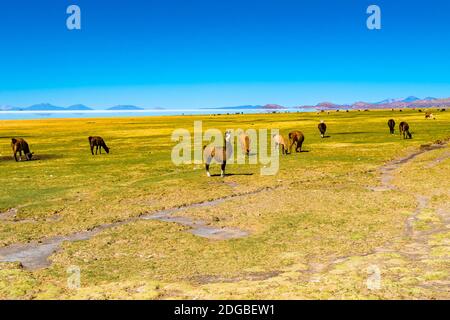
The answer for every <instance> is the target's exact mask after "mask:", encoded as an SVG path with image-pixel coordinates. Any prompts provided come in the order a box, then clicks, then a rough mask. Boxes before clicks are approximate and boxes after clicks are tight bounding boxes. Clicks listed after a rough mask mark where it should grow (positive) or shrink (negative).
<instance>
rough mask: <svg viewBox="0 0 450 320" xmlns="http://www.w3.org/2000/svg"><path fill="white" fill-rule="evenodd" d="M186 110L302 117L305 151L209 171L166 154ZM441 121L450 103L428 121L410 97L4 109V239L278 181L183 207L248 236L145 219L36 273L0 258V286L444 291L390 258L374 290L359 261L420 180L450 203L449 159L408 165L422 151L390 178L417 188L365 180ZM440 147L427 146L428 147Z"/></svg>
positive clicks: (258, 118) (241, 293)
mask: <svg viewBox="0 0 450 320" xmlns="http://www.w3.org/2000/svg"><path fill="white" fill-rule="evenodd" d="M390 118H394V119H395V120H396V121H397V123H399V122H400V121H407V122H408V123H409V124H410V126H411V131H412V133H413V137H414V139H412V140H403V139H400V136H399V135H398V134H396V135H393V136H392V135H390V134H389V130H388V127H387V120H388V119H390ZM321 119H323V120H325V121H326V123H327V125H328V132H327V134H328V135H330V136H331V137H330V138H328V139H321V138H320V135H319V132H318V129H317V124H318V122H319V120H321ZM195 120H203V128H204V129H208V128H218V129H220V130H222V131H225V130H226V129H237V128H242V129H249V128H255V129H259V128H268V129H272V128H277V129H280V131H281V132H282V133H283V134H284V135H287V133H288V132H289V131H291V130H301V131H303V132H304V134H305V136H306V140H305V144H304V149H305V150H307V151H309V152H305V153H301V154H292V155H288V156H282V157H281V158H280V171H279V173H278V174H277V175H276V176H261V175H260V174H259V170H260V166H259V165H229V166H227V172H228V173H232V174H233V175H231V176H227V177H225V178H223V179H222V178H219V177H213V178H209V179H208V178H207V177H206V175H205V172H204V168H203V167H202V166H197V165H184V166H180V167H175V166H174V165H173V164H172V162H171V159H170V154H171V149H172V147H173V146H174V143H173V142H172V141H171V140H170V136H171V133H172V131H173V130H174V129H176V128H186V129H189V130H191V131H192V130H193V122H194V121H195ZM449 120H450V113H448V112H443V113H438V114H437V120H425V119H424V114H423V113H418V112H417V111H413V110H410V111H404V112H402V113H400V112H398V111H395V112H391V111H371V112H350V113H342V112H340V113H331V114H329V115H327V114H319V115H318V114H315V113H296V114H270V115H230V116H226V115H224V116H183V117H148V118H144V117H142V118H141V117H139V118H111V119H76V120H45V121H44V120H42V121H1V122H0V137H1V138H0V170H1V176H0V184H1V186H2V188H1V189H0V212H4V211H7V210H8V209H11V208H16V209H18V215H17V218H16V219H17V221H0V246H6V245H10V244H14V243H19V242H28V241H33V240H40V239H44V238H46V237H49V236H53V235H65V234H70V233H73V232H76V231H81V230H86V229H91V228H93V227H95V226H98V225H101V224H104V223H108V222H113V221H118V220H123V219H126V218H129V217H136V216H139V215H141V214H143V213H146V212H152V211H155V210H158V209H163V208H171V207H176V206H181V205H185V204H189V203H197V202H202V201H207V200H211V199H217V198H221V197H224V196H228V195H233V194H240V193H245V192H250V191H254V190H259V189H260V188H262V187H273V186H278V188H277V189H274V190H272V191H270V190H269V191H264V192H260V193H257V194H254V195H249V196H245V197H240V198H236V199H233V200H231V201H227V202H224V203H221V204H219V205H217V206H213V207H202V208H192V209H186V210H184V211H183V212H180V215H185V216H189V217H194V218H198V219H202V220H204V221H206V222H208V223H209V224H211V225H216V226H224V227H239V228H241V229H244V230H248V231H250V232H251V235H250V236H249V237H247V238H242V239H236V240H228V241H211V240H208V239H204V238H199V237H196V236H194V235H191V234H190V233H187V232H184V231H185V229H186V228H185V227H182V226H180V225H176V224H171V223H163V222H158V221H138V222H134V223H130V224H127V225H123V226H120V227H117V228H113V229H109V230H105V231H104V232H102V233H100V234H99V235H97V236H96V237H94V238H93V239H91V240H88V241H80V242H75V243H66V244H64V246H63V250H61V251H59V252H58V253H56V254H54V255H53V256H52V257H51V260H52V261H53V262H54V263H53V264H52V266H51V267H49V268H47V269H43V270H38V271H34V272H30V271H26V270H23V269H20V268H18V267H17V266H15V265H12V264H0V298H24V299H33V298H40V299H45V298H98V299H103V298H111V299H114V298H127V299H128V298H151V299H155V298H162V299H164V298H169V299H170V298H179V297H183V298H194V297H202V298H325V299H326V298H390V297H400V298H403V297H414V298H417V297H438V298H439V297H443V294H442V293H439V292H437V291H436V292H435V291H432V292H431V293H430V291H429V290H428V289H423V288H422V287H420V286H418V285H417V284H416V283H415V282H414V281H413V282H412V284H411V281H410V277H413V278H414V279H418V277H420V275H421V270H422V269H421V266H418V267H417V268H418V269H417V270H418V271H415V269H413V268H411V270H408V268H400V269H398V270H397V269H395V268H398V266H394V265H390V264H389V263H393V262H389V263H388V264H389V268H390V269H389V272H388V274H387V276H388V279H387V280H386V288H385V289H383V290H381V291H380V292H376V293H373V292H368V291H367V289H366V288H365V287H364V281H365V280H364V279H365V278H364V277H367V275H366V272H365V269H364V267H361V265H362V264H365V263H367V261H368V260H367V259H359V258H356V256H357V255H365V254H367V253H370V252H372V251H373V250H374V249H375V248H378V247H380V246H383V245H385V244H386V243H390V242H393V241H394V242H395V241H396V240H395V239H398V238H399V236H400V237H401V235H402V232H403V226H404V221H405V219H406V217H408V216H409V215H410V214H411V212H413V211H414V209H415V207H416V200H415V196H414V195H415V194H416V193H421V194H427V195H428V194H430V195H431V196H433V195H435V194H437V195H438V196H436V197H435V198H436V199H435V200H433V206H434V207H436V208H437V207H439V205H441V204H442V203H446V202H448V200H449V194H448V190H449V186H448V184H444V185H443V184H442V183H439V177H442V174H443V173H442V167H443V166H445V165H446V164H447V166H448V160H446V161H444V162H442V164H440V165H439V166H436V167H435V168H433V169H430V170H420V169H418V168H417V167H414V166H415V165H416V161H415V162H414V163H411V164H407V165H406V166H405V167H404V168H402V169H401V174H396V177H395V183H396V184H398V185H400V186H402V187H403V188H406V189H409V190H411V192H402V191H389V192H381V193H376V192H372V191H370V190H368V188H367V187H368V186H374V185H377V183H378V177H379V173H378V171H377V169H378V168H379V167H380V166H381V165H382V164H383V163H385V162H386V161H388V160H390V159H393V158H395V157H398V156H401V155H405V154H406V153H407V152H409V151H411V150H415V149H416V148H418V147H419V146H420V145H421V144H424V143H429V142H432V141H435V140H437V139H445V138H447V137H450V126H449ZM89 135H100V136H102V137H104V138H105V140H106V142H107V144H108V145H109V146H110V147H111V153H110V154H109V155H102V156H95V157H93V156H92V155H91V154H90V150H89V146H88V141H87V137H88V136H89ZM10 137H24V138H25V139H26V140H27V141H28V142H29V143H30V146H31V149H32V151H34V152H35V155H36V157H37V158H38V159H40V160H37V161H31V162H20V163H16V162H14V161H13V159H12V152H11V150H10V146H9V144H10ZM447 150H448V149H447ZM442 152H443V151H442V150H438V151H433V152H432V153H430V154H426V155H423V158H424V159H427V157H430V160H432V159H433V157H434V156H438V155H439V154H441V153H442ZM420 159H422V158H420ZM420 159H419V160H420ZM423 161H425V160H423ZM219 170H220V168H219V166H218V165H215V166H213V167H212V172H213V173H218V172H219ZM418 170H419V171H418ZM417 172H420V174H417ZM248 174H252V175H248ZM433 217H434V216H433ZM20 220H24V221H23V222H21V221H20ZM430 221H431V222H433V221H435V219H428V216H427V219H423V220H421V221H419V222H420V223H421V224H428V223H430ZM445 239H447V241H448V236H447V237H446V238H445ZM399 245H400V244H399ZM347 256H355V258H354V261H357V262H355V263H353V264H350V265H347V264H345V265H344V266H343V269H344V274H345V275H344V276H343V275H342V274H340V273H339V274H335V273H334V272H333V271H332V270H331V271H329V270H328V271H324V272H325V273H324V274H322V273H321V272H316V271H314V272H313V273H314V274H315V276H317V275H320V276H321V277H323V278H324V279H325V280H323V281H320V282H315V281H311V279H310V278H308V277H309V275H310V274H311V273H308V272H306V271H305V269H308V268H310V266H314V265H318V264H324V265H327V264H328V263H329V262H330V261H332V260H333V259H336V258H339V257H347ZM440 257H442V255H440ZM403 258H404V257H403ZM403 258H402V259H403ZM370 259H372V257H371V258H370ZM373 259H378V260H379V259H381V260H382V261H391V260H392V258H389V259H387V258H386V257H382V258H379V257H378V256H376V257H373ZM386 259H387V260H386ZM378 260H377V261H378ZM352 261H353V260H352ZM436 263H437V264H441V263H442V261H440V260H439V261H437V262H436ZM71 265H76V266H79V267H80V269H81V284H82V287H81V289H80V290H70V289H68V288H67V285H66V283H67V277H68V275H67V272H66V270H67V268H68V267H69V266H71ZM361 270H363V271H362V274H361ZM340 272H342V271H340ZM427 272H428V273H427V274H428V275H425V271H424V274H423V276H424V277H425V278H427V279H431V278H433V279H434V278H435V277H438V275H439V277H440V276H441V275H442V272H443V271H442V270H441V269H440V268H437V269H436V270H434V271H433V272H432V271H427ZM391 273H392V274H393V275H392V279H397V278H398V277H400V278H401V279H403V278H405V279H404V281H399V282H398V283H396V282H395V281H393V280H392V279H390V278H389V277H390V276H391ZM430 274H432V275H433V276H430ZM344 279H345V281H344ZM417 281H418V280H417ZM427 290H428V291H427ZM444 297H445V296H444Z"/></svg>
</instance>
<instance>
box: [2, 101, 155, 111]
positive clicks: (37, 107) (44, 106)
mask: <svg viewBox="0 0 450 320" xmlns="http://www.w3.org/2000/svg"><path fill="white" fill-rule="evenodd" d="M155 109H158V110H160V109H161V108H155ZM89 110H93V111H95V110H98V109H94V108H90V107H87V106H85V105H82V104H76V105H73V106H69V107H58V106H54V105H52V104H50V103H40V104H34V105H32V106H29V107H13V106H7V105H5V106H0V111H89ZM103 110H111V111H118V110H125V111H126V110H145V109H144V108H141V107H136V106H132V105H119V106H114V107H110V108H107V109H103Z"/></svg>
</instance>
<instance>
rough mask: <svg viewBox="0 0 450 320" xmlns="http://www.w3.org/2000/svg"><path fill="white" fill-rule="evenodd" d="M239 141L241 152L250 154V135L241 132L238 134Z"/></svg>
mask: <svg viewBox="0 0 450 320" xmlns="http://www.w3.org/2000/svg"><path fill="white" fill-rule="evenodd" d="M239 142H240V144H241V150H242V152H244V153H245V154H246V155H247V156H248V155H249V154H250V137H249V136H248V135H246V134H245V133H241V134H240V135H239Z"/></svg>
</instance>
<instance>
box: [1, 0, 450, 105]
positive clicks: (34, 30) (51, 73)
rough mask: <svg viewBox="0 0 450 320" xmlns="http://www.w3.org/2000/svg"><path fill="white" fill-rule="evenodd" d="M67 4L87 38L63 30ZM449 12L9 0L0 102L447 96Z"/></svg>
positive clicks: (339, 4)
mask: <svg viewBox="0 0 450 320" xmlns="http://www.w3.org/2000/svg"><path fill="white" fill-rule="evenodd" d="M70 4H77V5H79V6H80V7H81V10H82V30H81V31H69V30H67V28H66V24H65V20H66V18H67V14H66V8H67V7H68V5H70ZM370 4H378V5H379V6H380V7H381V9H382V30H380V31H370V30H368V29H367V28H366V19H367V15H366V9H367V7H368V5H370ZM449 16H450V1H448V0H427V1H417V0H409V1H406V0H395V1H394V0H371V1H366V0H327V1H325V0H308V1H302V0H289V1H288V0H270V1H264V0H258V1H254V0H146V1H144V0H127V1H125V0H123V1H114V0H95V1H94V0H70V1H69V0H14V1H1V2H0V43H1V46H0V105H3V104H9V105H15V106H24V105H25V106H26V105H29V104H34V103H40V102H50V103H53V104H58V105H70V104H75V103H83V104H86V105H89V106H94V107H96V106H97V107H100V106H109V105H116V104H136V105H141V106H144V107H156V106H160V107H172V108H174V107H177V108H180V107H189V108H192V107H210V106H232V105H242V104H265V103H279V104H284V105H289V106H292V105H299V104H312V103H314V104H316V103H318V102H321V101H333V102H338V103H349V102H354V101H357V100H366V101H377V100H382V99H385V98H393V97H402V96H408V95H417V96H438V97H447V96H450V23H449V19H448V17H449Z"/></svg>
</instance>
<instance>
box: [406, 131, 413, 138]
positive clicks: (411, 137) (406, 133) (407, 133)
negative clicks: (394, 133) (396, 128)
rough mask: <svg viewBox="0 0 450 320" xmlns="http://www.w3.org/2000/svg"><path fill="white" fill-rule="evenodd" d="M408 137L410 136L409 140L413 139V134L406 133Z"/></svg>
mask: <svg viewBox="0 0 450 320" xmlns="http://www.w3.org/2000/svg"><path fill="white" fill-rule="evenodd" d="M406 135H407V136H408V139H412V134H411V132H409V131H408V132H406Z"/></svg>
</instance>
